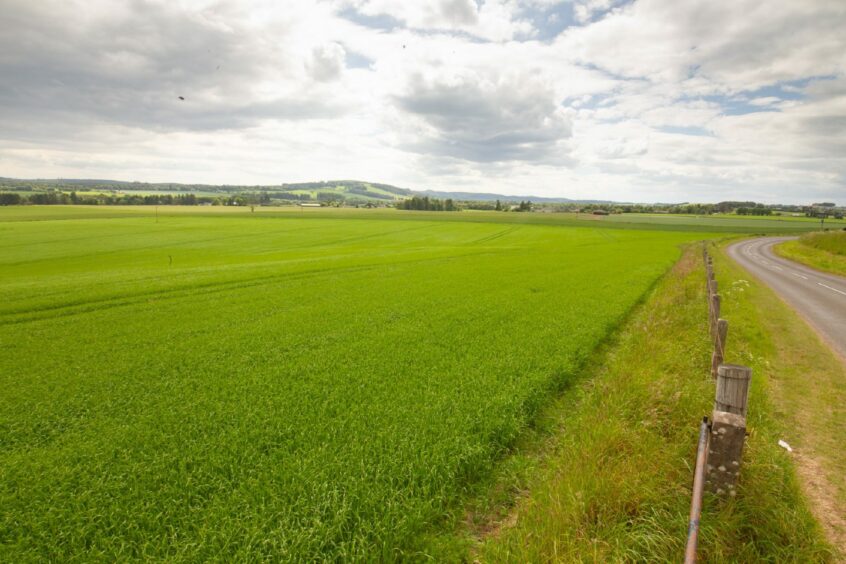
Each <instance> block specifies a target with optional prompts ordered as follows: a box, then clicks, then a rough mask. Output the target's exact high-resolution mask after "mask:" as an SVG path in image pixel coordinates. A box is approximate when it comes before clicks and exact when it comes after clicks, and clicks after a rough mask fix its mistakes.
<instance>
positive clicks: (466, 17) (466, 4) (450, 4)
mask: <svg viewBox="0 0 846 564" xmlns="http://www.w3.org/2000/svg"><path fill="white" fill-rule="evenodd" d="M440 12H441V14H442V15H443V17H444V19H446V20H447V21H449V22H451V23H453V24H457V25H471V24H474V23H476V22H477V21H478V19H479V12H478V10H477V8H476V2H475V1H474V0H441V3H440Z"/></svg>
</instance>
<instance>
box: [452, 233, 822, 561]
mask: <svg viewBox="0 0 846 564" xmlns="http://www.w3.org/2000/svg"><path fill="white" fill-rule="evenodd" d="M720 265H722V262H721V263H720ZM704 280H705V275H704V270H703V268H702V265H701V258H700V255H699V253H698V251H697V250H695V249H689V250H688V251H687V252H686V253H685V254H684V256H683V258H682V259H681V260H680V261H679V263H678V264H677V265H676V266H675V267H674V268H673V269H672V270H671V271H670V272H669V273H668V274H667V275H666V276H665V277H664V278H663V279H662V280H661V282H660V283H659V284H658V285H657V286H656V287H655V288H654V290H653V291H652V292H651V294H650V295H649V297H648V298H647V300H646V301H645V303H644V304H643V305H641V306H639V307H638V308H637V310H636V311H635V312H634V313H633V314H632V316H631V317H630V319H629V321H628V322H627V323H626V324H625V326H624V327H623V328H622V329H621V330H620V331H619V332H618V333H617V335H616V336H615V337H614V338H613V341H612V342H610V343H608V345H607V346H605V347H604V348H603V350H601V351H600V352H598V353H597V356H596V358H595V360H594V362H592V363H590V364H589V368H588V373H587V374H586V375H585V378H584V380H582V382H583V383H582V384H580V385H578V387H577V389H575V390H572V391H571V393H566V394H564V395H563V396H562V397H561V398H560V399H559V400H557V401H556V402H555V404H554V405H552V406H550V408H549V409H548V410H547V411H546V413H545V415H544V417H543V418H542V420H543V421H544V423H543V425H542V426H543V427H545V428H547V429H551V430H553V433H551V434H550V435H548V438H547V440H546V443H545V444H543V448H540V449H539V453H538V454H537V455H536V456H535V455H532V453H531V452H527V453H521V452H519V451H518V453H517V456H515V460H517V461H518V462H517V463H516V466H517V469H516V471H515V470H514V469H512V468H509V467H508V465H505V466H506V470H504V471H503V472H504V473H505V474H508V473H509V472H511V474H510V475H506V476H503V478H502V479H501V480H500V481H499V482H498V483H497V485H496V486H495V488H494V494H493V495H492V496H491V498H492V499H494V500H496V499H500V500H501V499H504V498H505V497H506V496H505V495H503V493H502V492H503V490H504V489H508V488H510V493H511V494H512V499H515V496H514V494H517V495H516V502H515V503H514V504H513V507H511V508H508V507H507V504H506V503H504V502H502V501H500V502H499V503H497V502H494V503H493V504H492V507H490V508H489V509H493V511H490V512H489V513H488V518H487V519H486V518H483V517H480V516H478V515H474V514H472V513H471V515H470V517H471V519H470V526H469V527H468V529H469V530H470V534H471V535H475V536H476V542H475V546H474V547H473V548H472V550H471V555H470V557H471V558H474V559H479V560H481V561H490V562H499V561H515V562H516V561H520V562H541V561H597V562H608V561H632V560H636V561H650V562H654V561H678V560H679V559H680V557H681V555H682V553H683V550H684V542H685V534H686V528H687V514H688V510H689V504H690V487H691V482H692V468H691V467H692V464H693V457H694V451H695V446H696V439H697V433H698V422H699V420H700V419H701V417H702V415H705V414H708V413H710V410H711V407H712V402H713V384H712V383H711V380H710V377H709V376H708V367H709V362H710V348H709V340H708V336H707V330H706V325H705V323H706V315H707V314H706V305H705V304H706V302H705V296H704ZM741 286H742V285H738V286H737V287H738V288H739V287H741ZM744 292H745V290H744ZM744 292H741V291H740V290H737V291H735V292H733V294H732V295H733V296H734V300H733V301H730V302H729V305H728V307H727V310H728V311H732V309H734V308H736V305H735V302H737V303H743V300H744V299H745V296H746V295H747V294H746V293H744ZM750 293H751V292H750ZM744 307H746V308H747V309H749V310H753V306H752V305H745V306H744ZM740 313H743V314H744V315H748V316H750V317H749V318H747V320H746V323H745V325H743V326H744V327H747V326H748V327H749V329H742V330H740V331H738V332H737V333H736V334H735V333H732V336H731V337H730V339H733V341H731V340H730V350H732V351H736V352H737V353H741V352H742V355H739V354H732V353H730V354H729V358H728V359H727V360H728V361H736V362H745V363H747V364H751V365H752V366H753V369H754V370H755V375H754V377H753V384H752V392H751V398H750V417H749V421H748V425H749V430H750V436H749V440H748V446H747V456H746V460H745V465H744V470H743V476H742V482H741V484H740V487H739V495H738V497H737V498H736V499H733V500H728V501H719V500H717V499H715V498H712V497H710V496H708V498H707V499H706V505H705V510H704V513H703V516H702V533H701V536H700V551H699V555H700V560H701V561H703V562H724V561H744V562H750V561H759V560H770V561H801V562H814V561H823V562H824V561H828V560H831V559H832V557H833V553H832V552H831V549H830V548H829V547H828V545H827V543H826V542H825V540H824V537H823V534H822V531H821V529H820V527H819V525H818V524H817V523H816V521H815V520H814V518H813V516H812V514H811V512H810V511H809V509H808V507H807V505H806V503H805V501H804V498H803V496H802V494H801V492H800V488H799V482H798V479H797V476H796V472H795V470H794V466H793V463H792V461H791V460H790V457H789V456H788V455H787V453H786V452H785V451H783V450H782V449H780V448H779V447H778V446H777V445H776V442H777V440H778V439H779V438H781V437H782V436H783V435H784V433H783V431H784V428H783V418H782V417H780V414H779V413H778V412H777V411H776V410H775V408H774V407H773V404H772V402H771V401H770V399H769V396H770V393H771V392H770V388H771V383H770V379H771V377H772V374H773V372H772V370H771V369H770V368H771V367H772V359H770V358H769V357H768V356H767V354H768V353H770V352H771V351H770V350H769V344H768V342H767V339H768V337H767V335H765V334H764V333H763V332H762V331H759V332H758V333H759V334H757V335H755V334H754V330H753V329H752V328H754V327H756V325H755V324H754V319H753V318H752V317H751V315H752V314H750V313H748V312H739V313H738V314H736V315H740ZM753 313H754V311H753ZM750 336H752V337H755V338H753V339H750V338H749V337H750ZM741 340H748V343H747V344H746V345H745V346H743V347H741V346H740V341H741ZM743 355H745V356H743ZM538 444H540V441H537V440H535V441H534V442H533V443H531V445H532V446H530V447H529V448H530V449H531V448H535V447H537V446H538ZM527 468H528V469H529V470H527ZM504 485H506V486H508V488H505V487H504Z"/></svg>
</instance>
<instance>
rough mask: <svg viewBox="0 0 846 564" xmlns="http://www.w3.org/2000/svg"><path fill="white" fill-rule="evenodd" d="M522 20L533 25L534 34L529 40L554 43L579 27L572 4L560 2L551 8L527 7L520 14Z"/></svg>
mask: <svg viewBox="0 0 846 564" xmlns="http://www.w3.org/2000/svg"><path fill="white" fill-rule="evenodd" d="M518 16H519V17H520V19H523V20H526V21H528V22H529V23H531V24H532V28H533V29H534V33H533V34H532V36H531V37H529V38H528V39H533V40H537V41H552V40H553V39H555V38H556V37H558V35H559V34H560V33H561V32H562V31H564V30H565V29H567V28H568V27H572V26H574V25H578V24H577V22H576V17H575V15H574V13H573V3H572V2H559V3H557V4H552V5H550V6H543V7H538V6H526V7H524V8H523V9H522V10H521V11H520V12H519V13H518Z"/></svg>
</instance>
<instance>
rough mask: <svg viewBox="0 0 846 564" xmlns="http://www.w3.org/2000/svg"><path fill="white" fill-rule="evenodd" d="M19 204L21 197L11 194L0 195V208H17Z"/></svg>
mask: <svg viewBox="0 0 846 564" xmlns="http://www.w3.org/2000/svg"><path fill="white" fill-rule="evenodd" d="M20 203H21V195H20V194H15V193H14V192H12V193H0V206H17V205H20Z"/></svg>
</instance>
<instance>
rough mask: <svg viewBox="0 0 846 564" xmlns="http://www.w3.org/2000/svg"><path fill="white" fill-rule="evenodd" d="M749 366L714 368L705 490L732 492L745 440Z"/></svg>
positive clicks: (741, 459) (749, 378)
mask: <svg viewBox="0 0 846 564" xmlns="http://www.w3.org/2000/svg"><path fill="white" fill-rule="evenodd" d="M751 378H752V369H751V368H748V367H746V366H737V365H734V364H721V365H720V366H719V367H718V368H717V393H716V398H715V400H714V413H713V414H712V417H711V443H710V447H709V449H708V478H707V483H708V487H709V489H710V490H711V491H712V492H714V493H717V494H725V493H727V494H729V495H732V496H733V495H735V492H736V490H735V488H736V486H737V477H738V475H739V474H740V466H741V464H742V462H743V445H744V442H745V440H746V408H747V401H748V399H749V382H750V380H751Z"/></svg>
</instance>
